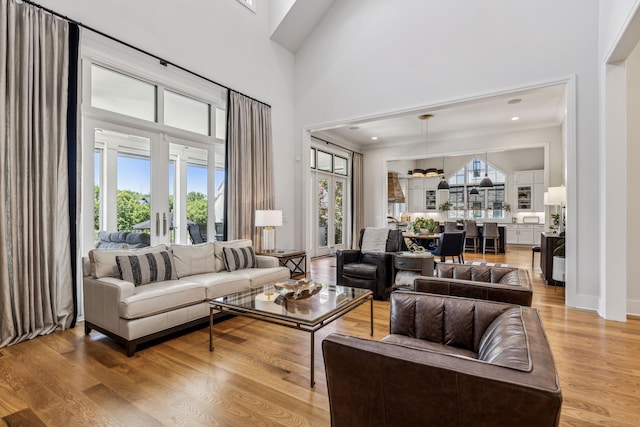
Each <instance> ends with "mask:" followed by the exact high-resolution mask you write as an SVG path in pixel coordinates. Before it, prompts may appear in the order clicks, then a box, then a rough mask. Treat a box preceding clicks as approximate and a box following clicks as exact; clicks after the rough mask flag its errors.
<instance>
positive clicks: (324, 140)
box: [311, 135, 363, 156]
mask: <svg viewBox="0 0 640 427" xmlns="http://www.w3.org/2000/svg"><path fill="white" fill-rule="evenodd" d="M311 138H313V139H317V140H318V141H322V142H324V143H325V144H329V145H333V146H334V147H338V148H341V149H343V150H344V151H348V152H350V153H351V154H360V155H361V156H362V155H363V154H362V153H360V152H358V151H353V150H351V149H349V148H345V147H343V146H342V145H338V144H335V143H333V142H331V141H327V140H326V139H322V138H318V137H317V136H313V135H311Z"/></svg>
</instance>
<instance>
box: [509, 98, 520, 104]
mask: <svg viewBox="0 0 640 427" xmlns="http://www.w3.org/2000/svg"><path fill="white" fill-rule="evenodd" d="M518 102H522V99H520V98H514V99H510V100H509V101H507V104H517V103H518Z"/></svg>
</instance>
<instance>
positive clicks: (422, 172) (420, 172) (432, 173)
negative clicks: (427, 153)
mask: <svg viewBox="0 0 640 427" xmlns="http://www.w3.org/2000/svg"><path fill="white" fill-rule="evenodd" d="M431 117H433V114H423V115H421V116H419V117H418V118H419V119H420V120H424V121H425V123H426V132H425V148H426V147H427V145H428V142H429V123H428V122H427V120H429V119H430V118H431ZM443 165H444V158H443ZM407 175H409V176H411V177H413V178H435V177H437V176H443V175H444V169H437V168H428V169H419V168H416V169H412V170H410V171H409V172H407Z"/></svg>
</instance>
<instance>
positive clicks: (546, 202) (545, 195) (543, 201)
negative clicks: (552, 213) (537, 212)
mask: <svg viewBox="0 0 640 427" xmlns="http://www.w3.org/2000/svg"><path fill="white" fill-rule="evenodd" d="M542 204H543V205H545V206H549V205H550V204H551V203H549V192H548V191H545V192H544V197H543V198H542Z"/></svg>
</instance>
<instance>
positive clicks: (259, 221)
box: [256, 210, 282, 252]
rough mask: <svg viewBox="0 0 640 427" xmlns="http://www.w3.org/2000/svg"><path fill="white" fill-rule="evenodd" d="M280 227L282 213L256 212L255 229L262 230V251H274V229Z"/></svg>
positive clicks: (271, 211)
mask: <svg viewBox="0 0 640 427" xmlns="http://www.w3.org/2000/svg"><path fill="white" fill-rule="evenodd" d="M280 226H282V211H277V210H257V211H256V227H263V228H262V251H263V252H273V251H274V250H275V249H276V229H275V228H274V227H280Z"/></svg>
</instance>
